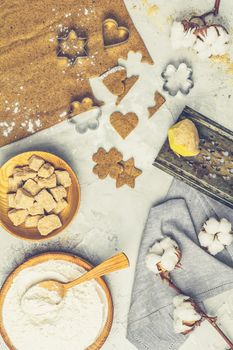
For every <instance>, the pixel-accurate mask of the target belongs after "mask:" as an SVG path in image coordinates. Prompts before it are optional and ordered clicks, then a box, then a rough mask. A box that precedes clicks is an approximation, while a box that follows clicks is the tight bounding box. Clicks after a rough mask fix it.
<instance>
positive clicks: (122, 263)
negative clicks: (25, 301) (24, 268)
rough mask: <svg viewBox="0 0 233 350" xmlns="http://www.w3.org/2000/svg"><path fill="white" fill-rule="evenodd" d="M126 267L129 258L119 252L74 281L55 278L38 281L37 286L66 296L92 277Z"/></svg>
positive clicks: (62, 296)
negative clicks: (56, 279) (60, 280)
mask: <svg viewBox="0 0 233 350" xmlns="http://www.w3.org/2000/svg"><path fill="white" fill-rule="evenodd" d="M126 267H129V260H128V258H127V256H126V255H125V254H124V253H119V254H117V255H115V256H113V257H112V258H110V259H108V260H105V261H104V262H102V263H101V264H99V265H98V266H96V267H94V268H93V269H92V270H90V271H88V272H87V273H85V274H84V275H82V276H81V277H79V278H77V279H75V280H74V281H71V282H68V283H62V282H58V281H54V280H47V281H43V282H40V283H38V284H37V286H38V287H40V288H45V289H48V290H49V291H52V292H56V293H58V295H59V296H60V297H61V298H64V296H65V294H66V292H67V290H68V289H70V288H73V287H75V286H77V285H78V284H80V283H83V282H87V281H89V280H91V279H94V278H97V277H100V276H103V275H107V274H108V273H111V272H114V271H117V270H121V269H125V268H126Z"/></svg>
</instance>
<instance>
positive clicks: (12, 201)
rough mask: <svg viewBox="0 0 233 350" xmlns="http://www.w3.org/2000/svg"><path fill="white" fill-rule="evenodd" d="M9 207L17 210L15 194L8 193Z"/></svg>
mask: <svg viewBox="0 0 233 350" xmlns="http://www.w3.org/2000/svg"><path fill="white" fill-rule="evenodd" d="M7 196H8V205H9V207H10V208H16V203H15V193H8V195H7Z"/></svg>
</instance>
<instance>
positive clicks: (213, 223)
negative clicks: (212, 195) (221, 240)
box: [204, 218, 220, 235]
mask: <svg viewBox="0 0 233 350" xmlns="http://www.w3.org/2000/svg"><path fill="white" fill-rule="evenodd" d="M219 226H220V223H219V221H218V220H217V219H215V218H209V219H208V220H207V221H206V223H205V224H204V229H205V230H206V232H207V233H209V234H211V235H215V234H216V233H218V232H219Z"/></svg>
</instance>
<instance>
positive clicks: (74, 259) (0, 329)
mask: <svg viewBox="0 0 233 350" xmlns="http://www.w3.org/2000/svg"><path fill="white" fill-rule="evenodd" d="M48 260H64V261H68V262H71V263H74V264H76V265H78V266H80V267H82V268H84V269H85V270H87V271H89V270H91V269H92V268H93V266H92V265H90V264H89V263H88V262H87V261H85V260H83V259H81V258H79V257H78V256H75V255H71V254H67V253H45V254H41V255H38V256H35V257H33V258H32V259H29V260H27V261H26V262H25V263H23V264H22V265H20V266H19V267H17V268H16V270H14V271H13V272H12V273H11V274H10V275H9V276H8V278H7V279H6V281H5V283H4V284H3V286H2V288H1V291H0V334H1V336H2V338H3V340H4V341H5V343H6V345H7V346H8V348H9V349H10V350H17V349H16V348H15V347H14V345H13V344H12V343H11V340H10V338H9V336H8V334H7V332H6V330H5V328H4V323H3V317H2V313H3V312H2V311H3V304H4V300H5V297H6V295H7V293H8V291H9V289H10V287H11V285H12V283H13V281H14V279H15V277H16V276H17V275H18V273H19V272H20V271H22V270H24V269H25V268H28V267H32V266H35V265H38V264H40V263H43V262H46V261H48ZM96 282H98V284H99V285H100V286H101V287H102V289H103V291H104V293H105V296H106V299H107V305H108V315H107V320H106V322H105V325H104V327H103V329H102V332H101V334H100V335H99V337H98V338H97V339H96V341H95V343H93V344H91V345H90V346H89V347H88V348H87V349H86V350H98V349H100V348H101V347H102V346H103V344H104V342H105V340H106V339H107V337H108V335H109V333H110V330H111V327H112V320H113V303H112V297H111V293H110V291H109V289H108V286H107V284H106V282H105V281H104V279H103V278H101V277H99V278H96ZM67 345H68V344H67ZM67 348H69V346H67Z"/></svg>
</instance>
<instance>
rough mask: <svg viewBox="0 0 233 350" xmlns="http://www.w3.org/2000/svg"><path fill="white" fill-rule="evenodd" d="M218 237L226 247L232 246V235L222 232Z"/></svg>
mask: <svg viewBox="0 0 233 350" xmlns="http://www.w3.org/2000/svg"><path fill="white" fill-rule="evenodd" d="M217 236H218V239H219V241H220V242H221V243H222V244H224V245H230V244H231V243H232V242H233V234H232V233H226V232H220V233H218V235H217Z"/></svg>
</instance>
